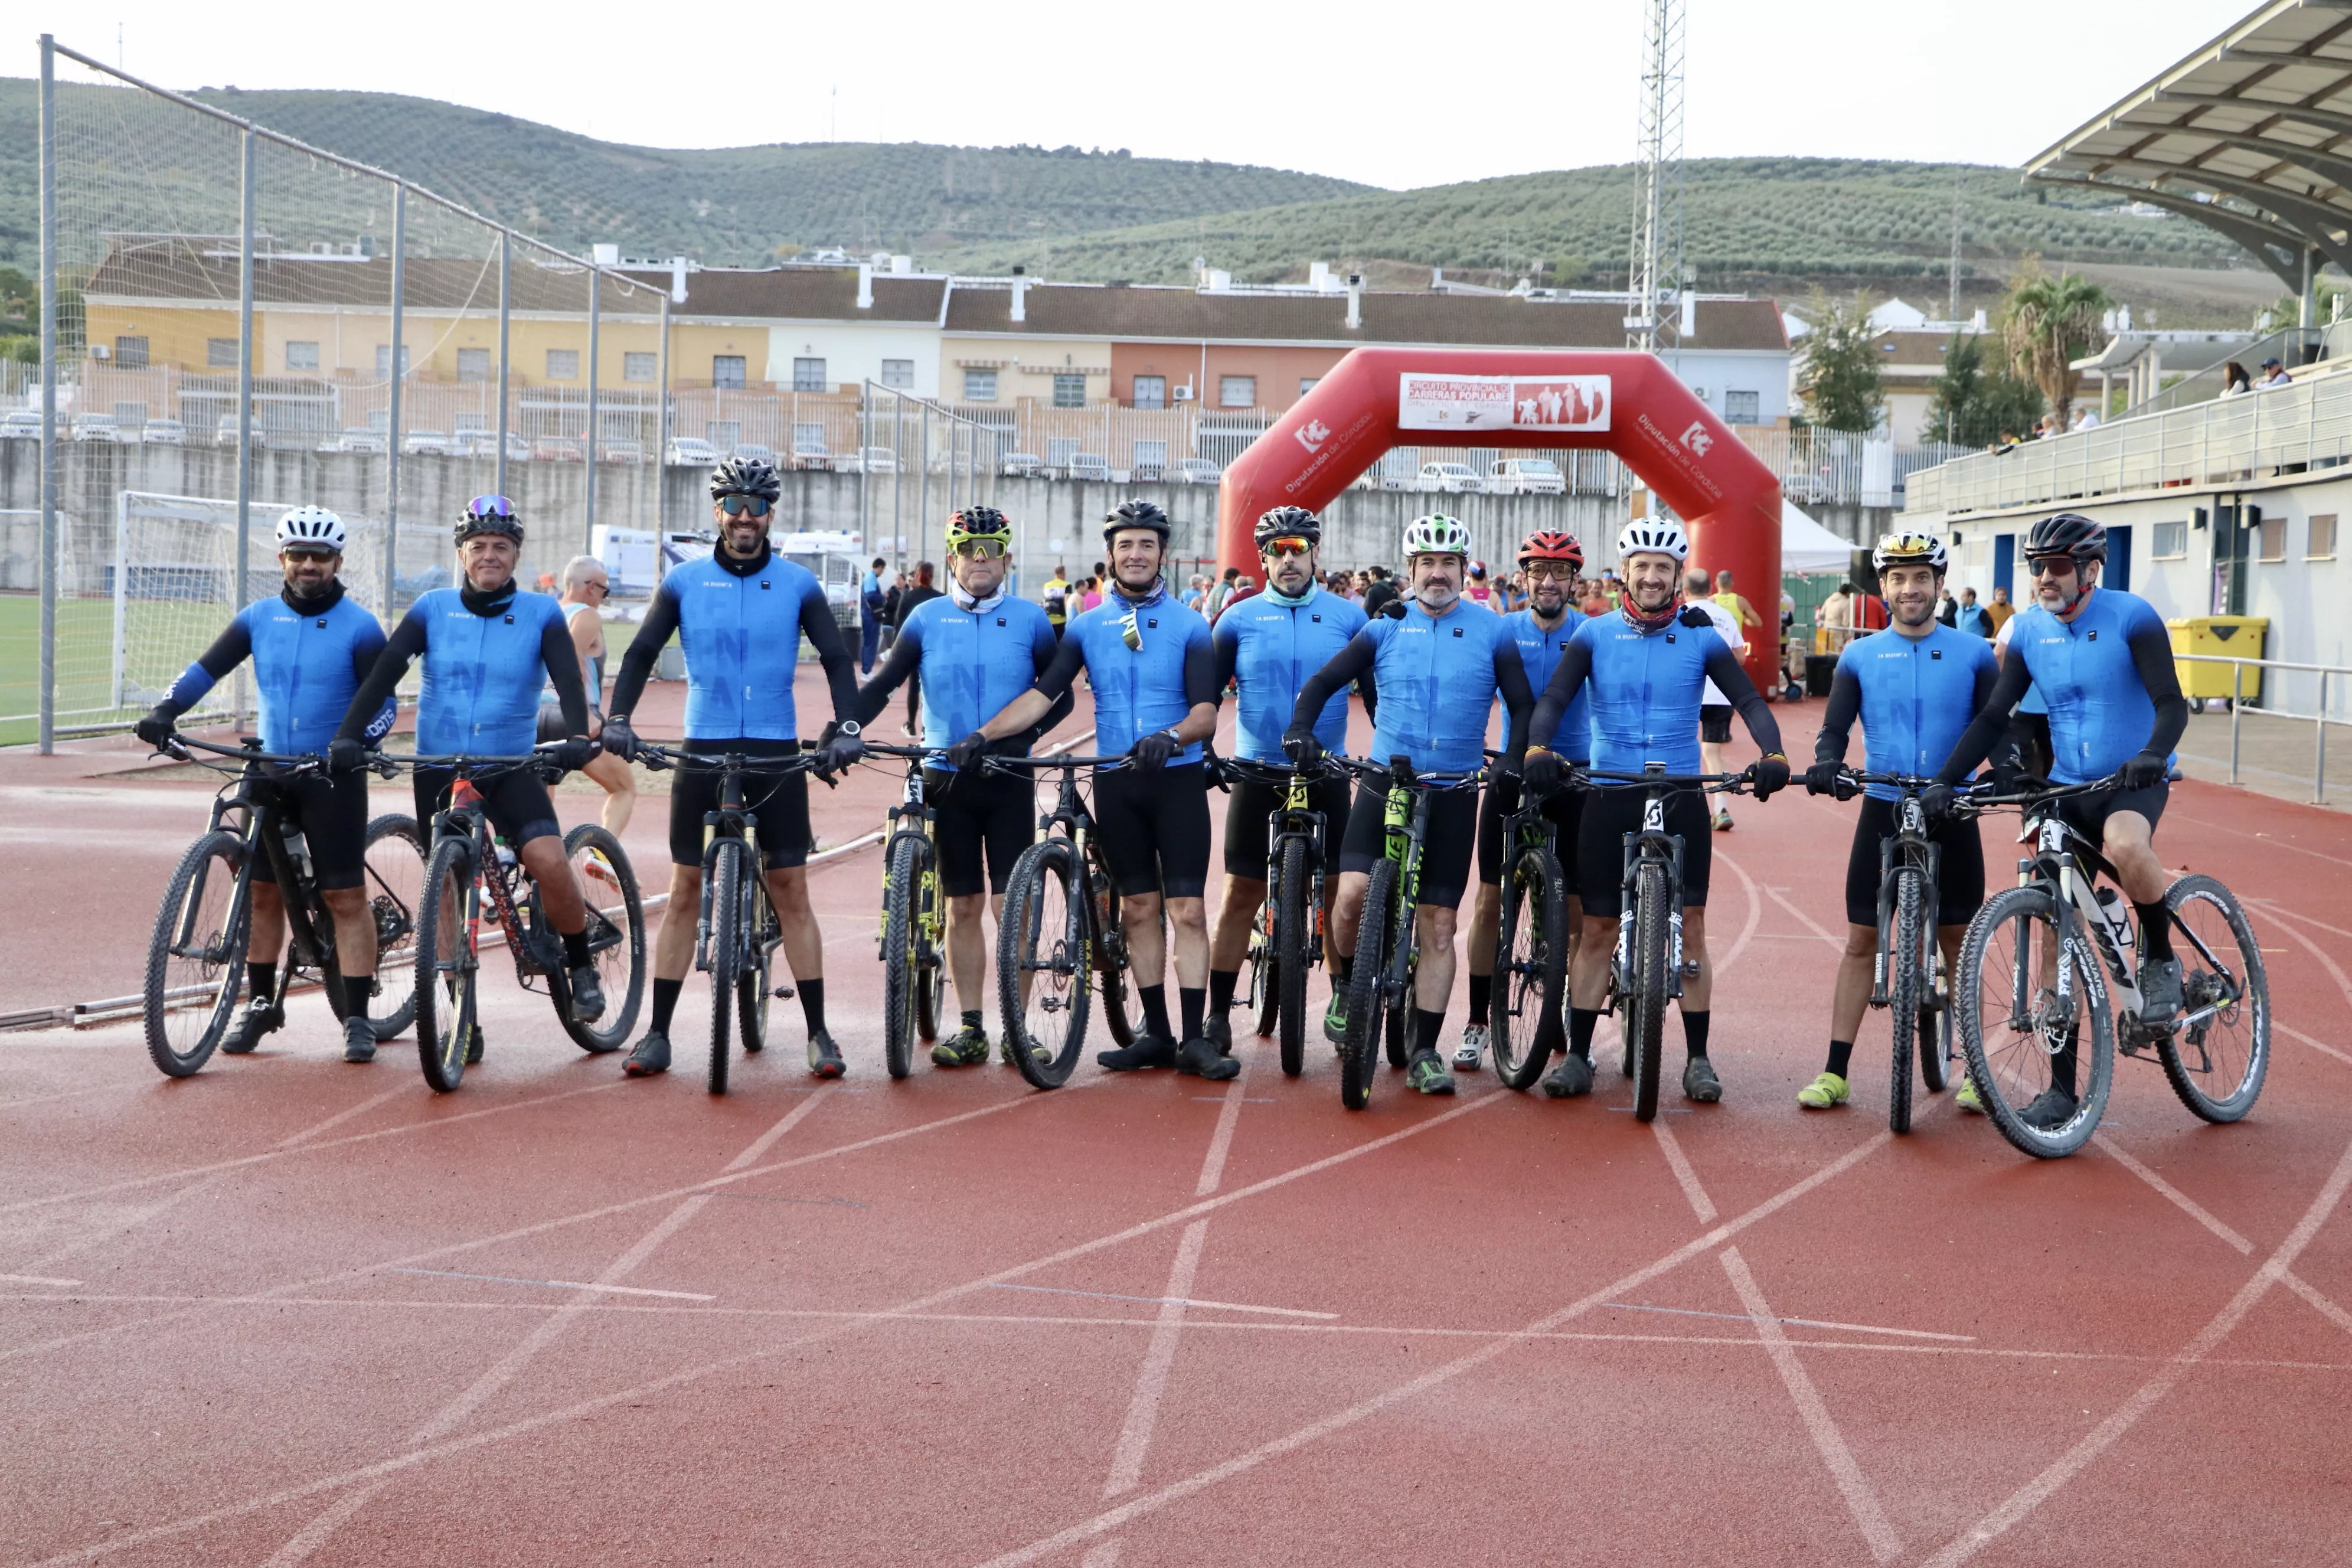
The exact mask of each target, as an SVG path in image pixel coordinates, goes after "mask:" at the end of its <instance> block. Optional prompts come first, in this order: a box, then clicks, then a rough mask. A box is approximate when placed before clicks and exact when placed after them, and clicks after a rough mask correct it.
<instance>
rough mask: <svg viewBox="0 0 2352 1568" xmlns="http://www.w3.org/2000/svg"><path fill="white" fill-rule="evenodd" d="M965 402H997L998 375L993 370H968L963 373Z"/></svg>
mask: <svg viewBox="0 0 2352 1568" xmlns="http://www.w3.org/2000/svg"><path fill="white" fill-rule="evenodd" d="M963 400H964V401H965V402H966V403H993V402H995V401H996V373H995V372H994V371H992V370H968V371H966V372H964V373H963Z"/></svg>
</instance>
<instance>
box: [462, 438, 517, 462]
mask: <svg viewBox="0 0 2352 1568" xmlns="http://www.w3.org/2000/svg"><path fill="white" fill-rule="evenodd" d="M457 437H458V440H459V442H460V444H461V447H462V449H463V450H464V452H465V455H466V456H467V457H469V458H495V457H497V456H498V455H499V433H498V432H497V431H495V430H460V431H458V432H457ZM507 461H508V462H509V463H527V462H529V461H530V442H528V441H526V440H524V439H523V438H522V437H520V436H519V435H517V434H515V432H513V431H511V430H509V431H508V432H507Z"/></svg>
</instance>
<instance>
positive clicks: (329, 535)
mask: <svg viewBox="0 0 2352 1568" xmlns="http://www.w3.org/2000/svg"><path fill="white" fill-rule="evenodd" d="M350 542H351V535H350V534H349V533H348V532H347V531H345V530H344V528H343V520H342V519H341V518H340V517H337V516H336V515H335V514H334V513H333V512H331V511H329V510H327V509H326V508H325V507H322V506H298V507H296V508H295V509H294V510H292V511H289V512H288V513H287V514H286V515H285V516H284V517H281V518H279V519H278V548H279V549H280V550H283V549H285V548H286V547H287V546H288V545H289V544H323V545H325V546H326V547H327V548H328V549H330V550H332V551H335V552H337V553H341V551H342V548H343V546H344V545H346V544H348V543H350Z"/></svg>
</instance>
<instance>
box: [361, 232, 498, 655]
mask: <svg viewBox="0 0 2352 1568" xmlns="http://www.w3.org/2000/svg"><path fill="white" fill-rule="evenodd" d="M513 310H514V231H513V230H511V229H504V228H502V229H500V230H499V469H498V473H499V485H498V489H499V494H500V495H504V494H506V493H507V388H508V386H509V384H510V378H509V374H508V364H507V329H508V327H509V324H510V323H511V322H512V320H513ZM390 607H391V606H390V605H386V606H385V608H386V609H389V608H390Z"/></svg>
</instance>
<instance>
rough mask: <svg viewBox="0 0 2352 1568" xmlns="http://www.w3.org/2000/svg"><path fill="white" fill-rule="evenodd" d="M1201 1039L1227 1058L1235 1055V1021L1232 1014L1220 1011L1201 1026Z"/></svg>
mask: <svg viewBox="0 0 2352 1568" xmlns="http://www.w3.org/2000/svg"><path fill="white" fill-rule="evenodd" d="M1201 1037H1202V1039H1204V1040H1206V1041H1208V1042H1209V1044H1211V1045H1213V1046H1214V1047H1217V1049H1218V1050H1219V1051H1221V1052H1223V1054H1224V1055H1226V1056H1232V1055H1233V1054H1234V1020H1233V1017H1232V1016H1231V1015H1230V1014H1227V1013H1225V1012H1223V1011H1219V1012H1217V1013H1215V1014H1213V1015H1212V1016H1210V1018H1209V1020H1208V1021H1207V1022H1206V1023H1204V1024H1202V1026H1201Z"/></svg>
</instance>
